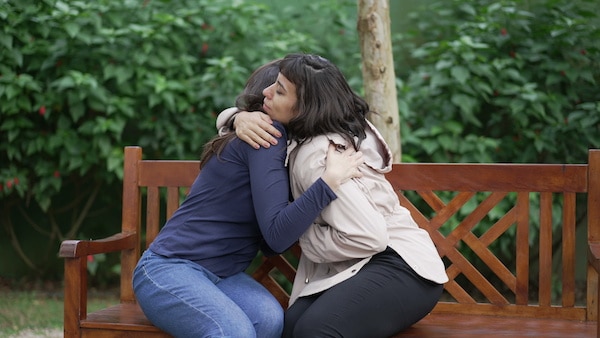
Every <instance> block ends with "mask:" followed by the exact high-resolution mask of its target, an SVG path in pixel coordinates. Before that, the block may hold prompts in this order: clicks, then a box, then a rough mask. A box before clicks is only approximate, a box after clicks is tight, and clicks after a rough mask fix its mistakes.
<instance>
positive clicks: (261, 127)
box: [233, 111, 281, 149]
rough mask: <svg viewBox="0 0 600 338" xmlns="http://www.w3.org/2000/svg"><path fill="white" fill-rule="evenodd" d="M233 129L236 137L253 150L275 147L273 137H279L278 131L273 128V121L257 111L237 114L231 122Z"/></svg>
mask: <svg viewBox="0 0 600 338" xmlns="http://www.w3.org/2000/svg"><path fill="white" fill-rule="evenodd" d="M233 128H234V129H235V134H236V135H237V137H239V138H240V139H241V140H242V141H244V142H246V143H248V144H249V145H251V146H252V147H253V148H255V149H258V148H260V147H261V146H262V147H263V148H269V147H270V146H271V144H272V145H276V144H277V139H276V138H275V137H281V133H280V132H279V130H277V128H275V127H273V120H271V118H270V117H269V115H267V114H265V113H263V112H259V111H254V112H247V111H242V112H239V113H238V114H237V115H236V116H235V120H233Z"/></svg>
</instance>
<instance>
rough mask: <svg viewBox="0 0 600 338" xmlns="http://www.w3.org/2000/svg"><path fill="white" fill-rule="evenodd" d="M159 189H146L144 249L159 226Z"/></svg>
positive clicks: (152, 239) (153, 237) (155, 234)
mask: <svg viewBox="0 0 600 338" xmlns="http://www.w3.org/2000/svg"><path fill="white" fill-rule="evenodd" d="M159 221H160V189H159V188H158V187H148V188H147V190H146V246H145V247H146V249H147V248H148V247H149V246H150V243H152V242H153V241H154V239H155V238H156V236H157V235H158V232H159V228H160V224H159Z"/></svg>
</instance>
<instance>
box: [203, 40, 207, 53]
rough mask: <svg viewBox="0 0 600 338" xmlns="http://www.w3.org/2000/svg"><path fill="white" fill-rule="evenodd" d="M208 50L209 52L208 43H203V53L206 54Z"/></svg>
mask: <svg viewBox="0 0 600 338" xmlns="http://www.w3.org/2000/svg"><path fill="white" fill-rule="evenodd" d="M206 52H208V43H206V42H205V43H203V44H202V54H206Z"/></svg>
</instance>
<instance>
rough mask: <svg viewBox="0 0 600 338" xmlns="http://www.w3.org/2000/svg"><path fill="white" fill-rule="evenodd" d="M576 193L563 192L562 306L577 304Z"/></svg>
mask: <svg viewBox="0 0 600 338" xmlns="http://www.w3.org/2000/svg"><path fill="white" fill-rule="evenodd" d="M575 197H576V196H575V193H564V194H563V218H562V257H561V259H562V306H565V307H573V306H575V257H576V251H575V245H576V244H575V234H576V231H577V229H576V214H577V213H576V210H575V205H576V200H575Z"/></svg>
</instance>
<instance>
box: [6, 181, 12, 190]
mask: <svg viewBox="0 0 600 338" xmlns="http://www.w3.org/2000/svg"><path fill="white" fill-rule="evenodd" d="M12 186H13V181H12V180H8V181H6V189H10V188H12Z"/></svg>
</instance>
